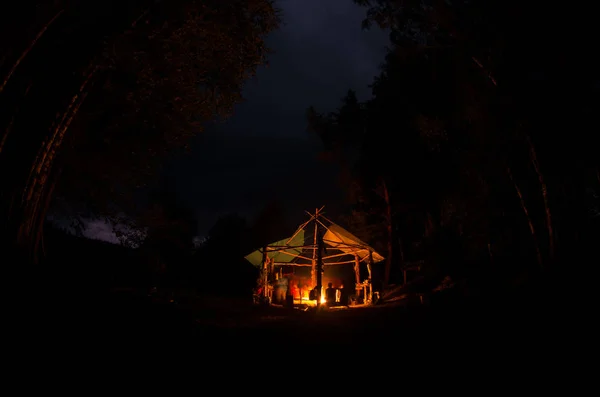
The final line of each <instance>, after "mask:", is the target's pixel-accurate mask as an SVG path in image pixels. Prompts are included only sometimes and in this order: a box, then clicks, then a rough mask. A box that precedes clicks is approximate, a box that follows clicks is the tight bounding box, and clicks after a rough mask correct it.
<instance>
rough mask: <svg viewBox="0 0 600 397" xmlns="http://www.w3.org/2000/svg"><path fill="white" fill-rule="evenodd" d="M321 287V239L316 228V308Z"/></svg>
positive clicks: (318, 304)
mask: <svg viewBox="0 0 600 397" xmlns="http://www.w3.org/2000/svg"><path fill="white" fill-rule="evenodd" d="M322 289H323V240H322V239H321V235H320V233H319V231H318V230H317V308H318V307H319V306H321V290H322Z"/></svg>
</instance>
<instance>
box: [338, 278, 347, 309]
mask: <svg viewBox="0 0 600 397" xmlns="http://www.w3.org/2000/svg"><path fill="white" fill-rule="evenodd" d="M338 291H339V293H340V305H342V306H348V300H349V297H348V291H346V289H345V288H344V284H343V283H342V284H341V285H340V288H339V289H338Z"/></svg>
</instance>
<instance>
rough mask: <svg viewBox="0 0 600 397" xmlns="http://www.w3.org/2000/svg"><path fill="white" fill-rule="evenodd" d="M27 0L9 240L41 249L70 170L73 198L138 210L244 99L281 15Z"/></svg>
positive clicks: (17, 16)
mask: <svg viewBox="0 0 600 397" xmlns="http://www.w3.org/2000/svg"><path fill="white" fill-rule="evenodd" d="M21 3H24V4H22V5H21ZM21 3H19V4H20V5H19V6H18V7H17V6H15V7H14V8H12V9H10V10H7V12H6V13H3V20H4V19H7V20H6V21H5V22H6V23H3V24H2V26H1V28H2V32H1V33H2V35H1V36H2V47H1V48H0V50H1V52H0V60H1V61H2V62H1V64H0V68H1V69H0V76H1V77H0V108H1V109H2V114H1V115H0V125H2V137H1V139H0V142H2V144H1V145H0V169H1V170H2V180H3V189H2V197H1V200H2V201H1V208H2V217H3V218H8V219H9V221H8V222H3V225H2V226H3V232H2V240H3V242H8V243H9V244H14V243H17V244H18V245H19V246H21V247H22V248H23V249H24V250H25V251H29V252H30V253H31V252H35V251H36V247H37V245H38V244H39V238H40V235H41V234H40V230H41V225H42V223H43V220H44V218H45V213H46V211H47V208H48V207H49V205H50V200H51V198H52V196H53V193H54V188H55V187H56V186H57V183H58V181H59V180H60V177H64V178H65V179H64V180H63V181H64V182H63V183H61V184H59V185H58V187H57V189H58V190H59V191H60V193H61V196H63V197H65V198H66V199H68V200H67V202H74V203H75V204H86V205H90V204H94V206H92V208H91V210H92V211H93V212H96V213H98V212H100V211H103V212H107V211H109V210H114V209H117V211H116V212H118V211H122V210H127V209H128V208H127V207H126V204H127V203H128V201H127V200H125V199H124V198H125V197H127V196H128V194H129V193H130V192H131V189H132V187H133V188H135V187H137V186H142V185H144V184H145V182H147V181H148V176H149V175H151V174H153V173H154V172H155V171H156V167H157V165H158V164H159V162H160V161H161V159H162V158H163V156H164V154H165V153H166V152H168V151H170V150H171V149H173V148H174V147H183V146H185V144H186V142H188V141H189V137H191V136H193V135H196V134H197V133H198V132H200V131H201V129H202V126H203V124H205V123H206V122H209V121H212V120H215V119H221V118H223V117H224V116H226V115H227V114H229V112H230V111H231V109H232V107H233V104H235V103H236V102H238V101H240V100H241V99H242V98H241V94H240V91H241V86H242V84H243V82H244V81H245V80H246V79H247V78H248V77H250V76H251V75H253V73H254V71H255V70H256V67H257V66H258V65H260V64H262V63H264V62H265V60H266V56H267V53H268V49H267V48H266V46H265V45H264V41H263V40H264V38H265V36H266V35H267V34H268V33H269V32H270V31H272V30H273V29H274V28H276V27H277V23H278V17H277V13H276V11H275V9H274V8H273V6H272V2H271V1H269V0H252V1H245V0H244V1H242V0H235V1H228V2H222V1H217V0H209V1H194V0H178V1H154V0H142V1H125V2H115V1H103V2H98V1H92V2H90V1H77V0H76V1H55V2H52V3H51V4H45V3H40V4H38V3H37V2H32V1H25V2H21ZM34 9H35V10H36V12H35V13H33V12H32V11H31V10H34ZM9 20H10V21H9ZM15 37H16V39H14V40H13V39H12V38H15ZM6 38H11V39H9V40H6ZM67 147H68V149H69V150H64V149H66V148H67ZM129 202H130V201H129Z"/></svg>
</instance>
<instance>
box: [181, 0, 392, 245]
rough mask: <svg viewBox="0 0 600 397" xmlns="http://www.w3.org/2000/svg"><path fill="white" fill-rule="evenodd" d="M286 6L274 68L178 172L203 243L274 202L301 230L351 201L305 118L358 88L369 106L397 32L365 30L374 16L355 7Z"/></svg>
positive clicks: (309, 2)
mask: <svg viewBox="0 0 600 397" xmlns="http://www.w3.org/2000/svg"><path fill="white" fill-rule="evenodd" d="M278 6H279V8H280V9H281V10H282V12H283V15H282V16H283V21H284V24H283V26H282V27H281V28H280V30H279V31H277V32H275V33H274V34H273V35H272V36H271V37H270V38H269V40H268V45H269V46H270V48H272V49H273V50H274V51H275V53H274V54H272V55H271V56H270V58H269V67H268V68H265V67H261V68H260V70H259V71H258V73H257V77H256V78H255V79H254V80H252V81H250V82H248V84H247V87H246V88H245V92H244V97H245V99H246V101H245V102H244V103H242V104H240V105H238V106H237V107H236V109H235V114H234V115H233V116H232V117H231V118H230V119H229V120H228V121H226V122H225V123H222V124H219V125H216V126H214V127H211V128H210V129H208V130H207V131H205V133H204V134H203V135H202V136H200V137H199V138H198V139H197V140H196V142H194V143H193V146H192V151H191V153H189V154H188V155H186V156H183V157H180V158H179V159H178V160H176V161H175V162H174V164H173V165H172V167H171V169H170V170H169V174H170V175H172V177H173V178H174V182H175V185H176V188H177V190H178V193H179V194H180V195H181V197H182V198H183V199H184V200H185V201H186V202H187V203H188V205H190V206H192V208H194V209H195V210H196V212H197V215H198V218H199V234H200V235H203V234H205V233H206V231H207V230H208V229H209V228H210V227H211V226H212V225H213V224H214V222H215V221H216V219H217V218H218V216H219V215H220V214H224V213H227V212H237V213H240V214H241V215H244V216H246V217H248V218H249V219H252V217H253V216H254V215H255V214H256V212H257V211H259V210H260V209H261V208H263V207H264V206H265V205H266V204H267V203H268V202H269V200H271V199H272V198H276V199H278V200H279V201H280V202H281V204H282V205H283V206H284V208H285V210H286V211H288V213H289V218H288V219H289V221H290V222H294V223H295V222H298V221H300V220H302V219H303V217H304V216H305V215H304V212H303V210H304V209H310V208H313V207H316V206H321V205H327V206H328V207H330V208H331V209H332V210H333V209H334V208H333V207H334V206H335V203H336V202H338V200H339V199H340V198H341V197H342V193H341V192H340V191H339V185H338V184H337V179H336V172H335V169H334V167H333V165H326V164H323V163H322V162H319V161H318V160H317V158H316V156H317V154H318V151H319V150H320V149H321V145H320V142H319V141H318V139H317V138H316V137H314V136H311V134H310V133H309V132H307V130H306V120H305V110H306V108H307V107H308V106H310V105H314V106H315V107H316V108H317V109H318V110H320V111H322V110H324V111H332V110H335V108H336V107H337V106H338V105H339V103H340V102H339V101H340V98H341V97H342V96H343V95H344V94H345V93H346V92H347V90H348V89H353V90H355V91H356V92H357V95H358V97H359V99H366V98H368V97H369V96H370V88H369V84H370V83H371V82H372V80H373V77H374V76H375V75H376V74H377V73H378V68H379V64H380V63H381V62H382V61H383V58H384V56H385V46H386V45H387V34H386V33H384V32H382V31H381V30H379V29H373V30H371V31H363V30H361V21H362V19H363V18H364V15H365V10H364V9H363V8H360V7H358V6H356V5H354V4H353V2H352V1H351V0H328V1H323V0H282V1H279V2H278ZM312 186H314V188H311V187H312ZM295 187H297V188H295Z"/></svg>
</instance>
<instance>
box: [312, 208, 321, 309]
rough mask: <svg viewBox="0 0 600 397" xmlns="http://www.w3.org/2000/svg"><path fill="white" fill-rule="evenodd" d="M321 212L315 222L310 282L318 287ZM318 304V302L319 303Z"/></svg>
mask: <svg viewBox="0 0 600 397" xmlns="http://www.w3.org/2000/svg"><path fill="white" fill-rule="evenodd" d="M318 212H319V210H318V209H317V210H316V211H315V216H314V219H315V220H314V222H315V232H314V233H315V234H314V236H313V257H312V268H311V269H310V280H311V282H312V285H313V286H316V285H317V231H318V227H319V224H318V223H317V220H316V218H317V213H318ZM317 303H318V302H317Z"/></svg>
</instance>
